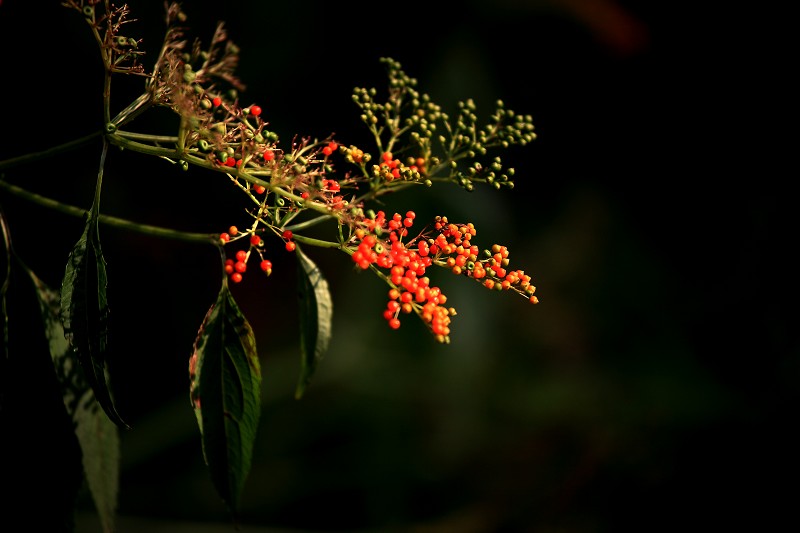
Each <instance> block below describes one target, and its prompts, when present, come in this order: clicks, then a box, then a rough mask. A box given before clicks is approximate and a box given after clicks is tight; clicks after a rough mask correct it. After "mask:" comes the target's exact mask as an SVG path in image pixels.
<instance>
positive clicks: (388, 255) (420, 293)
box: [349, 211, 539, 342]
mask: <svg viewBox="0 0 800 533" xmlns="http://www.w3.org/2000/svg"><path fill="white" fill-rule="evenodd" d="M415 218H416V214H415V213H414V212H413V211H408V212H407V213H406V214H405V216H402V215H400V214H399V213H394V215H393V216H392V218H391V219H388V220H387V218H386V214H385V213H384V212H383V211H379V212H378V213H376V214H374V216H369V217H364V218H363V220H362V225H361V227H359V228H358V229H356V230H355V232H354V234H353V240H354V246H353V247H352V248H350V249H349V250H350V251H351V252H352V256H351V257H352V260H353V262H354V263H355V264H356V265H358V267H359V268H361V269H362V270H366V269H368V268H373V269H375V270H376V271H377V272H378V273H379V274H380V275H381V276H382V277H383V278H384V279H385V280H386V281H387V283H389V285H390V287H391V289H390V290H389V302H388V303H387V305H386V309H385V310H384V312H383V317H384V318H385V319H386V320H387V322H388V324H389V326H390V327H391V328H392V329H398V328H399V327H400V318H399V316H400V313H404V314H410V313H412V312H414V313H416V314H417V315H418V316H419V317H420V318H421V319H422V320H423V322H424V323H425V324H427V325H428V327H429V328H430V330H431V331H432V332H433V334H434V335H435V337H436V340H437V341H439V342H449V340H450V338H449V334H450V322H451V317H453V316H455V315H456V311H455V309H454V308H452V307H444V304H445V303H446V302H447V297H446V296H445V295H444V293H442V291H441V289H440V288H439V287H436V286H431V281H430V278H429V277H428V276H426V270H427V268H428V267H430V266H431V265H434V266H440V267H445V268H448V269H449V270H450V271H451V272H452V273H454V274H456V275H466V276H468V277H470V278H472V279H475V280H478V281H481V283H482V284H483V285H484V286H485V287H487V288H489V289H496V290H513V291H515V292H517V293H518V294H521V295H523V296H525V297H526V298H528V300H529V301H530V302H531V303H538V301H539V300H538V298H537V297H536V296H535V295H534V292H535V291H536V287H535V286H534V285H532V284H531V278H530V276H529V275H527V274H525V272H524V271H522V270H513V271H509V270H508V268H507V267H508V265H509V259H508V255H509V252H508V249H507V248H506V247H505V246H500V245H497V244H495V245H493V246H492V248H491V250H483V255H484V258H482V259H481V258H479V255H480V253H481V251H480V248H479V247H478V246H477V245H474V244H471V239H472V237H474V236H475V235H476V233H477V232H476V230H475V226H474V225H473V224H472V223H468V224H453V223H451V222H449V221H448V220H447V217H442V216H437V217H436V219H435V221H434V224H433V231H431V232H422V233H420V234H419V235H418V236H416V237H414V238H412V239H409V240H408V241H407V242H404V238H406V237H408V235H409V230H410V228H411V227H412V226H413V225H414V220H415ZM355 243H357V244H355ZM380 269H383V270H385V271H388V272H387V273H383V272H381V270H380Z"/></svg>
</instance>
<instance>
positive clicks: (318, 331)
mask: <svg viewBox="0 0 800 533" xmlns="http://www.w3.org/2000/svg"><path fill="white" fill-rule="evenodd" d="M295 252H296V253H297V262H298V269H297V270H298V273H297V283H298V287H297V290H298V308H299V312H300V378H299V380H298V382H297V387H296V389H295V394H294V395H295V398H298V399H299V398H301V397H302V396H303V393H304V392H305V390H306V387H308V385H309V383H311V378H312V377H313V375H314V372H315V371H316V369H317V364H318V363H319V361H320V360H321V359H322V357H323V356H324V355H325V352H326V351H327V350H328V344H329V343H330V340H331V322H332V319H333V300H332V298H331V291H330V288H329V287H328V281H327V280H326V279H325V278H324V277H323V276H322V272H321V271H320V269H319V267H318V266H317V265H316V264H314V262H313V261H312V260H311V259H310V258H309V257H308V256H307V255H306V254H304V253H303V251H302V250H300V247H297V248H296V249H295Z"/></svg>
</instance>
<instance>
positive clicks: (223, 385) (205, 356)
mask: <svg viewBox="0 0 800 533" xmlns="http://www.w3.org/2000/svg"><path fill="white" fill-rule="evenodd" d="M189 378H190V381H191V386H190V390H189V397H190V399H191V402H192V406H193V407H194V410H195V415H196V417H197V423H198V425H199V427H200V434H201V437H202V444H203V457H204V458H205V462H206V465H208V467H209V470H210V471H211V480H212V482H213V483H214V487H215V488H216V490H217V492H218V493H219V494H220V496H222V499H223V500H224V501H225V502H226V503H227V504H228V506H229V508H230V509H231V511H232V512H233V513H234V514H235V513H236V512H237V510H238V507H239V498H240V496H241V493H242V489H243V487H244V482H245V480H246V479H247V475H248V474H249V472H250V464H251V461H252V455H253V443H254V441H255V437H256V430H257V429H258V419H259V416H260V414H261V396H260V394H261V366H260V363H259V360H258V354H257V352H256V342H255V336H254V334H253V330H252V328H251V327H250V324H249V322H248V321H247V319H246V318H245V316H244V314H242V312H241V310H240V309H239V306H238V305H236V301H235V300H234V298H233V295H232V294H231V293H230V291H229V289H228V286H227V283H223V285H222V289H221V290H220V292H219V295H218V297H217V301H216V302H215V303H214V304H213V305H212V306H211V308H210V309H209V310H208V312H207V313H206V316H205V319H204V320H203V324H202V325H201V326H200V330H199V331H198V334H197V338H196V340H195V344H194V352H193V353H192V357H191V359H190V361H189Z"/></svg>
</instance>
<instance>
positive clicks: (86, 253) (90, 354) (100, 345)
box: [61, 217, 129, 429]
mask: <svg viewBox="0 0 800 533" xmlns="http://www.w3.org/2000/svg"><path fill="white" fill-rule="evenodd" d="M107 282H108V280H107V277H106V265H105V259H103V253H102V250H101V249H100V239H99V236H98V230H97V219H96V218H94V217H90V218H89V219H88V221H87V223H86V227H85V229H84V231H83V234H82V235H81V238H80V239H78V242H77V243H76V244H75V246H74V247H73V248H72V251H71V252H70V254H69V259H68V260H67V267H66V270H65V272H64V279H63V281H62V284H61V320H62V324H63V327H64V333H65V337H66V339H67V341H68V342H69V344H70V346H72V347H73V348H74V349H75V352H76V354H77V357H78V361H79V362H80V365H81V367H82V368H83V371H84V374H85V376H86V379H87V381H88V383H89V386H90V387H91V388H92V390H93V391H94V394H95V397H96V398H97V401H98V402H99V403H100V406H101V407H102V408H103V411H105V413H106V415H108V417H109V418H110V419H111V420H112V421H113V422H114V423H115V424H117V425H118V426H120V427H123V428H126V429H128V427H129V426H128V424H127V423H126V422H125V421H124V420H122V417H121V416H120V415H119V413H118V412H117V409H116V407H115V405H114V401H113V398H112V395H111V389H110V387H109V384H108V375H107V360H106V358H107V350H108V317H109V309H108V300H107V296H106V286H107Z"/></svg>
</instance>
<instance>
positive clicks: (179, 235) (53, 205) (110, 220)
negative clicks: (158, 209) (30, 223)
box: [0, 180, 219, 246]
mask: <svg viewBox="0 0 800 533" xmlns="http://www.w3.org/2000/svg"><path fill="white" fill-rule="evenodd" d="M0 189H4V190H6V191H8V192H10V193H12V194H14V195H16V196H19V197H20V198H25V199H26V200H29V201H31V202H33V203H36V204H39V205H41V206H44V207H47V208H49V209H53V210H55V211H59V212H61V213H64V214H67V215H71V216H76V217H80V218H85V217H86V216H87V215H88V214H89V211H87V210H86V209H81V208H79V207H75V206H72V205H68V204H64V203H62V202H59V201H57V200H53V199H52V198H48V197H46V196H41V195H39V194H36V193H34V192H31V191H28V190H26V189H23V188H22V187H18V186H16V185H12V184H10V183H8V182H6V181H3V180H0ZM98 220H99V221H100V222H101V223H103V224H107V225H109V226H113V227H117V228H122V229H126V230H129V231H134V232H136V233H142V234H145V235H152V236H155V237H162V238H165V239H172V240H178V241H186V242H198V243H207V244H213V245H214V246H216V245H218V243H219V235H216V234H210V233H188V232H185V231H178V230H173V229H169V228H162V227H159V226H150V225H148V224H140V223H138V222H132V221H130V220H126V219H123V218H117V217H112V216H108V215H102V214H101V215H99V216H98Z"/></svg>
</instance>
